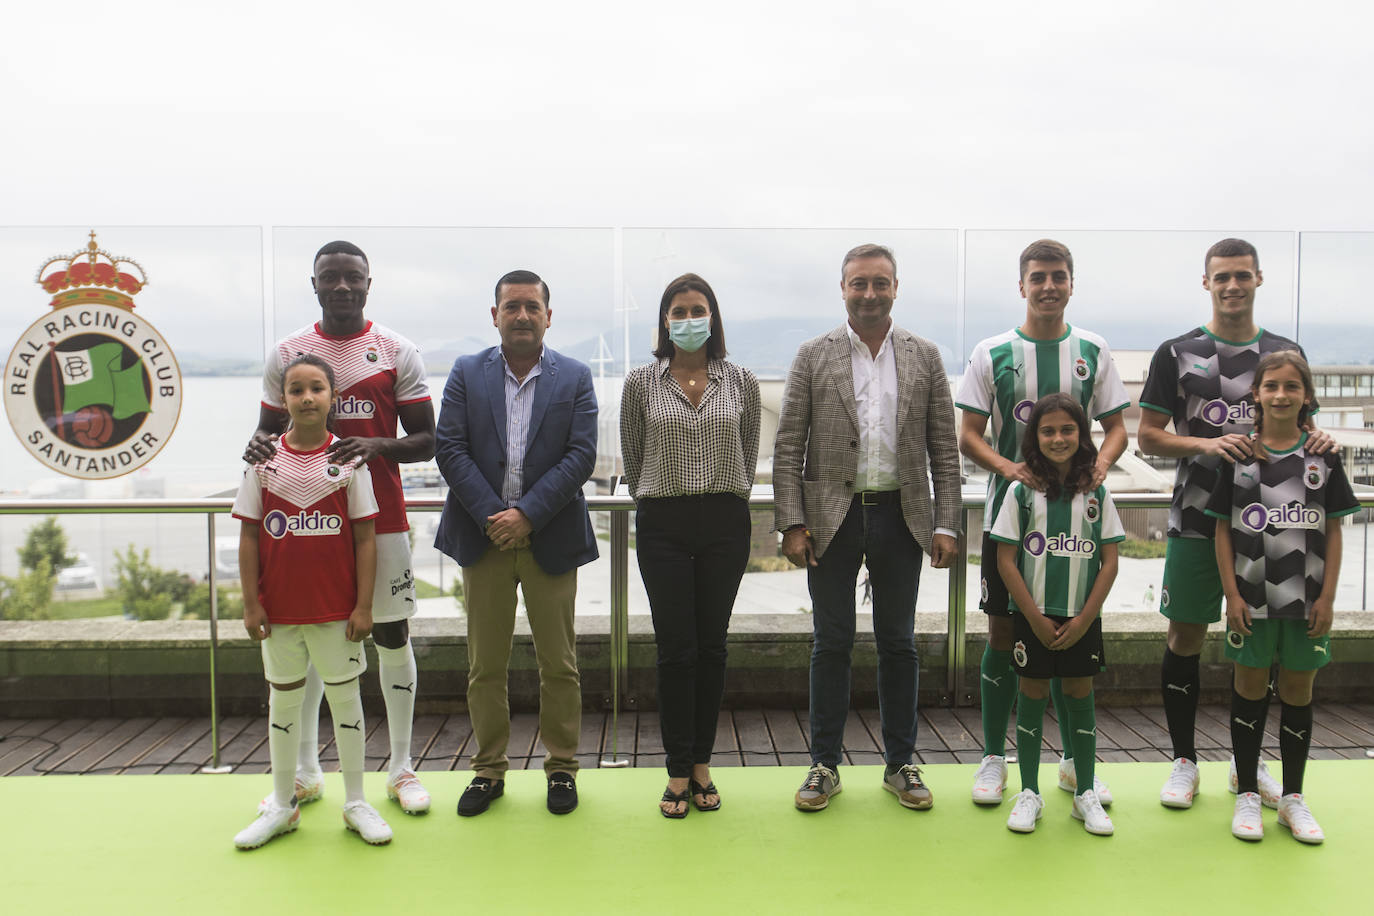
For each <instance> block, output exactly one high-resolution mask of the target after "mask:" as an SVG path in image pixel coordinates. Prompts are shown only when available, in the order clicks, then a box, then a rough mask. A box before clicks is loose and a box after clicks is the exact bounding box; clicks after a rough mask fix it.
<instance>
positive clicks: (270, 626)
mask: <svg viewBox="0 0 1374 916" xmlns="http://www.w3.org/2000/svg"><path fill="white" fill-rule="evenodd" d="M282 399H283V400H284V401H285V404H286V410H287V413H288V414H289V415H290V417H291V427H290V428H289V429H288V430H287V431H286V433H285V434H284V435H283V436H282V437H281V441H280V442H279V443H278V445H279V448H278V449H277V452H276V454H275V455H273V456H272V457H271V458H270V459H268V460H266V461H262V462H259V463H258V464H255V465H253V466H252V467H250V468H249V469H248V470H247V472H245V474H244V477H243V483H242V484H241V485H240V486H239V493H238V498H237V499H235V500H234V510H233V512H234V517H235V518H238V519H239V520H240V521H241V523H242V528H241V533H240V535H239V570H240V573H239V575H240V578H241V580H242V583H243V625H244V627H245V628H246V629H247V630H248V635H249V637H250V638H252V639H254V640H256V641H259V642H261V643H262V663H263V670H264V673H265V674H266V677H267V682H268V684H269V685H270V688H271V689H270V699H269V702H268V730H267V737H268V750H269V754H270V756H271V760H272V788H273V791H272V794H271V795H270V796H268V798H266V799H265V800H264V801H263V802H262V804H261V805H259V806H258V817H257V820H255V821H253V823H251V824H249V825H248V826H247V827H246V828H244V829H243V830H242V831H240V832H239V834H238V835H237V836H236V837H235V838H234V845H235V846H237V847H238V848H240V849H254V848H256V847H258V846H261V845H263V844H264V843H266V842H267V841H268V840H270V839H272V838H273V837H275V836H278V835H280V834H283V833H290V832H291V831H293V830H295V829H296V827H297V826H299V824H300V810H299V809H298V808H297V803H296V786H295V774H296V755H297V753H298V744H297V736H296V734H294V733H293V731H292V730H293V729H295V730H296V731H299V730H300V729H299V726H300V712H301V699H302V695H303V694H304V692H305V691H304V685H305V674H306V666H307V665H308V664H311V663H313V664H314V665H315V668H316V670H318V671H319V672H320V675H321V676H322V677H323V678H324V682H325V696H326V697H328V699H329V708H330V712H331V714H332V716H333V719H334V740H335V743H336V744H337V746H338V749H339V767H340V769H341V770H342V771H343V779H344V794H345V802H344V808H343V818H344V824H345V825H346V826H347V827H348V829H349V830H352V831H354V832H356V833H358V834H359V835H360V836H362V838H363V839H364V840H366V841H367V842H368V843H372V844H374V845H380V844H383V843H388V842H390V841H391V828H390V827H389V826H388V825H387V823H386V821H384V820H383V819H382V816H381V815H380V814H378V813H377V811H376V809H374V808H373V807H372V806H371V805H369V804H368V803H367V801H366V799H365V798H364V796H363V744H364V739H365V735H366V731H365V730H364V728H363V706H362V697H361V695H360V693H359V690H358V675H359V674H361V673H362V672H363V671H364V670H366V667H367V658H366V656H365V655H364V653H363V648H362V646H361V645H359V643H360V642H361V641H362V639H363V638H364V637H365V636H367V634H368V633H369V632H371V630H372V587H373V580H374V577H375V575H376V565H377V550H376V539H375V535H374V519H375V518H376V517H377V501H376V498H375V497H374V496H373V492H372V478H371V475H370V474H369V473H367V470H366V468H364V467H359V466H356V465H353V464H344V465H339V464H333V463H331V461H330V459H329V456H328V454H327V451H326V450H327V449H328V447H329V444H330V442H332V441H333V439H334V437H333V435H332V434H331V433H330V431H329V428H328V422H329V418H330V415H331V411H332V409H333V405H334V402H335V400H336V394H335V385H334V374H333V372H332V371H331V370H330V368H329V364H328V363H326V362H325V361H324V360H322V359H320V358H319V357H318V356H313V355H303V356H298V357H297V358H296V359H294V360H293V361H292V362H291V363H290V365H288V366H287V367H286V370H285V371H284V372H283V373H282Z"/></svg>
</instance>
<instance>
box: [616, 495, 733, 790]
mask: <svg viewBox="0 0 1374 916" xmlns="http://www.w3.org/2000/svg"><path fill="white" fill-rule="evenodd" d="M635 529H636V535H635V538H636V542H635V553H636V554H637V556H638V558H639V574H640V577H641V578H642V579H643V580H644V590H645V591H646V592H648V595H649V608H650V610H651V612H652V614H653V619H654V637H655V640H656V642H657V644H658V718H659V727H660V729H661V731H662V735H663V749H664V751H665V752H666V753H667V758H668V775H669V776H676V777H683V776H691V775H692V765H693V764H697V763H710V762H711V750H712V748H713V747H714V746H715V742H716V720H717V719H718V718H719V716H720V700H721V695H722V694H723V693H724V692H725V636H726V632H727V631H728V629H729V627H730V612H731V611H732V610H733V609H734V606H735V594H736V593H737V592H738V591H739V583H740V578H741V577H742V576H743V575H744V567H745V564H746V563H747V562H748V560H749V503H748V502H747V501H746V500H743V499H741V498H740V497H738V496H736V495H734V494H733V493H708V494H705V495H702V496H678V497H671V498H665V499H641V500H639V503H638V506H637V511H636V512H635Z"/></svg>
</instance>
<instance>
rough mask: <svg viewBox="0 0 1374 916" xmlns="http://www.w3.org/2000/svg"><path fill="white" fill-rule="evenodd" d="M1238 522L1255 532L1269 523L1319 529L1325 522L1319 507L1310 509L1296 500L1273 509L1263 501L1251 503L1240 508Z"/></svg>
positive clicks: (1323, 513)
mask: <svg viewBox="0 0 1374 916" xmlns="http://www.w3.org/2000/svg"><path fill="white" fill-rule="evenodd" d="M1240 523H1241V524H1242V525H1244V526H1245V527H1246V528H1248V529H1249V530H1251V531H1253V532H1256V533H1259V532H1261V531H1264V530H1265V529H1267V528H1269V527H1270V526H1271V525H1272V526H1273V527H1275V528H1310V529H1319V528H1321V527H1322V526H1323V525H1324V524H1325V523H1326V513H1325V512H1322V511H1321V510H1320V509H1310V508H1308V507H1307V506H1304V505H1303V504H1302V503H1300V502H1298V501H1297V500H1293V502H1291V503H1288V504H1286V505H1282V506H1276V507H1274V508H1273V509H1271V508H1269V507H1268V506H1266V505H1264V503H1251V504H1250V505H1248V506H1246V507H1245V508H1244V509H1242V510H1240Z"/></svg>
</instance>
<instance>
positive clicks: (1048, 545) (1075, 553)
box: [1021, 531, 1097, 559]
mask: <svg viewBox="0 0 1374 916" xmlns="http://www.w3.org/2000/svg"><path fill="white" fill-rule="evenodd" d="M1021 546H1022V548H1024V549H1025V551H1026V553H1028V554H1030V555H1031V556H1033V557H1042V556H1044V555H1045V554H1046V553H1049V554H1050V555H1051V556H1056V557H1080V558H1083V559H1087V558H1089V557H1091V556H1092V555H1093V554H1094V553H1096V552H1097V545H1096V544H1094V543H1093V542H1092V541H1090V540H1088V539H1087V538H1081V537H1079V536H1078V535H1076V534H1056V535H1055V536H1054V537H1049V538H1047V537H1045V536H1044V535H1043V534H1041V533H1040V532H1039V531H1032V532H1031V533H1030V534H1028V535H1026V536H1025V537H1024V538H1022V539H1021Z"/></svg>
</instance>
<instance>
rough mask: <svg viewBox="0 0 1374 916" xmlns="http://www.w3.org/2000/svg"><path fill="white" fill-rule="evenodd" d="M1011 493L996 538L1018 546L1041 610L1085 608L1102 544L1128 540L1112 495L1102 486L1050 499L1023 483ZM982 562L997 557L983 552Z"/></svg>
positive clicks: (1060, 613)
mask: <svg viewBox="0 0 1374 916" xmlns="http://www.w3.org/2000/svg"><path fill="white" fill-rule="evenodd" d="M1007 493H1008V495H1007V498H1006V499H1005V500H1003V502H1002V509H1001V511H1000V512H998V513H997V521H996V522H995V523H994V524H993V526H992V539H993V540H994V541H1000V542H1001V543H1003V544H1017V545H1020V548H1021V549H1020V550H1018V551H1017V552H1016V566H1017V568H1018V569H1019V570H1020V571H1021V578H1023V579H1025V580H1026V587H1027V588H1028V589H1029V590H1030V593H1031V597H1032V598H1033V599H1035V603H1036V604H1037V605H1039V607H1040V610H1041V611H1042V612H1044V613H1046V614H1054V615H1055V616H1057V617H1073V616H1074V615H1076V614H1077V613H1078V612H1079V611H1081V610H1083V605H1084V603H1085V602H1087V600H1088V595H1089V594H1090V593H1091V592H1092V589H1093V583H1094V582H1096V581H1097V571H1098V570H1099V569H1101V568H1102V556H1101V554H1102V545H1103V544H1115V543H1117V542H1119V541H1124V540H1126V531H1125V529H1123V528H1122V527H1121V518H1120V516H1118V515H1117V514H1116V503H1114V502H1113V501H1112V495H1111V494H1110V493H1108V492H1107V488H1106V487H1103V486H1099V487H1097V489H1095V490H1092V491H1091V492H1089V493H1064V494H1061V495H1060V498H1059V499H1054V500H1051V499H1046V498H1045V494H1044V493H1041V492H1040V491H1038V490H1032V489H1031V488H1030V487H1028V486H1025V485H1024V484H1021V483H1017V484H1015V485H1014V486H1012V487H1011V489H1010V490H1008V491H1007ZM983 562H984V563H995V562H997V561H996V558H994V557H984V558H983ZM1011 606H1012V607H1013V608H1015V607H1016V602H1015V601H1012V602H1011Z"/></svg>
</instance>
